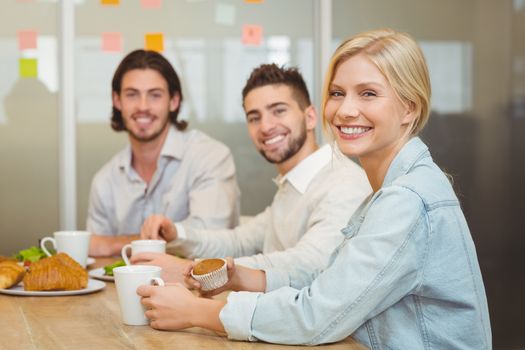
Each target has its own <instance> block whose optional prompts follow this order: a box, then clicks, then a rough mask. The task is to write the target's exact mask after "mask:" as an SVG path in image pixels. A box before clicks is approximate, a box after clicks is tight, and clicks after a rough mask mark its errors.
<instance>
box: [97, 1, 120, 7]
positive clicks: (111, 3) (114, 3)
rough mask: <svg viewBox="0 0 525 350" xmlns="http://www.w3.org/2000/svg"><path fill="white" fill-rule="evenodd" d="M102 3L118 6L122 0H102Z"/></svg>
mask: <svg viewBox="0 0 525 350" xmlns="http://www.w3.org/2000/svg"><path fill="white" fill-rule="evenodd" d="M100 4H101V5H110V6H116V5H120V0H100Z"/></svg>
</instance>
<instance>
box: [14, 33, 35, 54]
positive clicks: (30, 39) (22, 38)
mask: <svg viewBox="0 0 525 350" xmlns="http://www.w3.org/2000/svg"><path fill="white" fill-rule="evenodd" d="M36 38H37V32H36V30H19V31H18V49H20V50H27V49H36Z"/></svg>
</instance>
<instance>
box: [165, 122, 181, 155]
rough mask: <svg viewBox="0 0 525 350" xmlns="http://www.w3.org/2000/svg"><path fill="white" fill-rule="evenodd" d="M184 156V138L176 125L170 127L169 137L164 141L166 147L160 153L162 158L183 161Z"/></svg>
mask: <svg viewBox="0 0 525 350" xmlns="http://www.w3.org/2000/svg"><path fill="white" fill-rule="evenodd" d="M183 154H184V136H183V135H182V132H181V131H179V130H177V129H176V128H175V126H174V125H170V129H169V131H168V135H167V136H166V140H165V141H164V146H162V150H161V151H160V156H161V157H162V156H166V157H171V158H175V159H182V155H183Z"/></svg>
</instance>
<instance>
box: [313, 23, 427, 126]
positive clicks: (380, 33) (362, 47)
mask: <svg viewBox="0 0 525 350" xmlns="http://www.w3.org/2000/svg"><path fill="white" fill-rule="evenodd" d="M357 54H364V55H366V56H367V57H368V58H369V59H370V60H371V61H372V62H373V63H374V64H375V65H376V66H377V68H378V69H379V71H380V72H381V73H382V74H383V75H384V76H385V78H386V80H387V81H388V82H389V84H390V85H391V86H392V88H393V90H394V91H395V93H396V94H397V96H398V97H399V98H400V99H401V101H403V103H406V104H409V105H412V106H413V108H414V109H415V112H416V118H414V120H413V122H412V123H411V125H410V126H409V128H408V133H409V135H410V136H414V135H417V134H418V133H419V132H420V131H421V129H423V126H425V124H426V122H427V120H428V115H429V112H430V94H431V91H430V79H429V75H428V68H427V64H426V62H425V57H424V56H423V53H422V51H421V48H420V47H419V45H418V44H417V43H416V42H415V40H414V39H413V38H412V37H411V36H409V35H408V34H406V33H400V32H396V31H394V30H392V29H379V30H372V31H368V32H363V33H360V34H357V35H355V36H353V37H351V38H349V39H347V40H345V41H344V42H343V43H342V44H341V45H340V46H339V47H338V48H337V50H335V53H334V55H333V56H332V59H331V60H330V64H329V66H328V71H327V72H326V78H325V81H324V86H323V92H322V94H323V96H322V105H321V111H322V113H323V127H324V129H325V131H326V130H328V129H329V127H328V122H327V120H326V116H325V114H324V110H325V106H326V102H327V100H328V97H329V96H328V93H329V87H330V84H331V83H332V79H333V78H334V74H335V72H336V70H337V68H338V67H339V65H340V64H341V63H343V62H345V61H346V60H347V59H349V58H350V57H353V56H355V55H357Z"/></svg>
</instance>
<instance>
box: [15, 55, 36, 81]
mask: <svg viewBox="0 0 525 350" xmlns="http://www.w3.org/2000/svg"><path fill="white" fill-rule="evenodd" d="M18 68H19V73H20V77H21V78H36V77H37V76H38V61H37V59H36V58H20V60H19V61H18Z"/></svg>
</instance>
